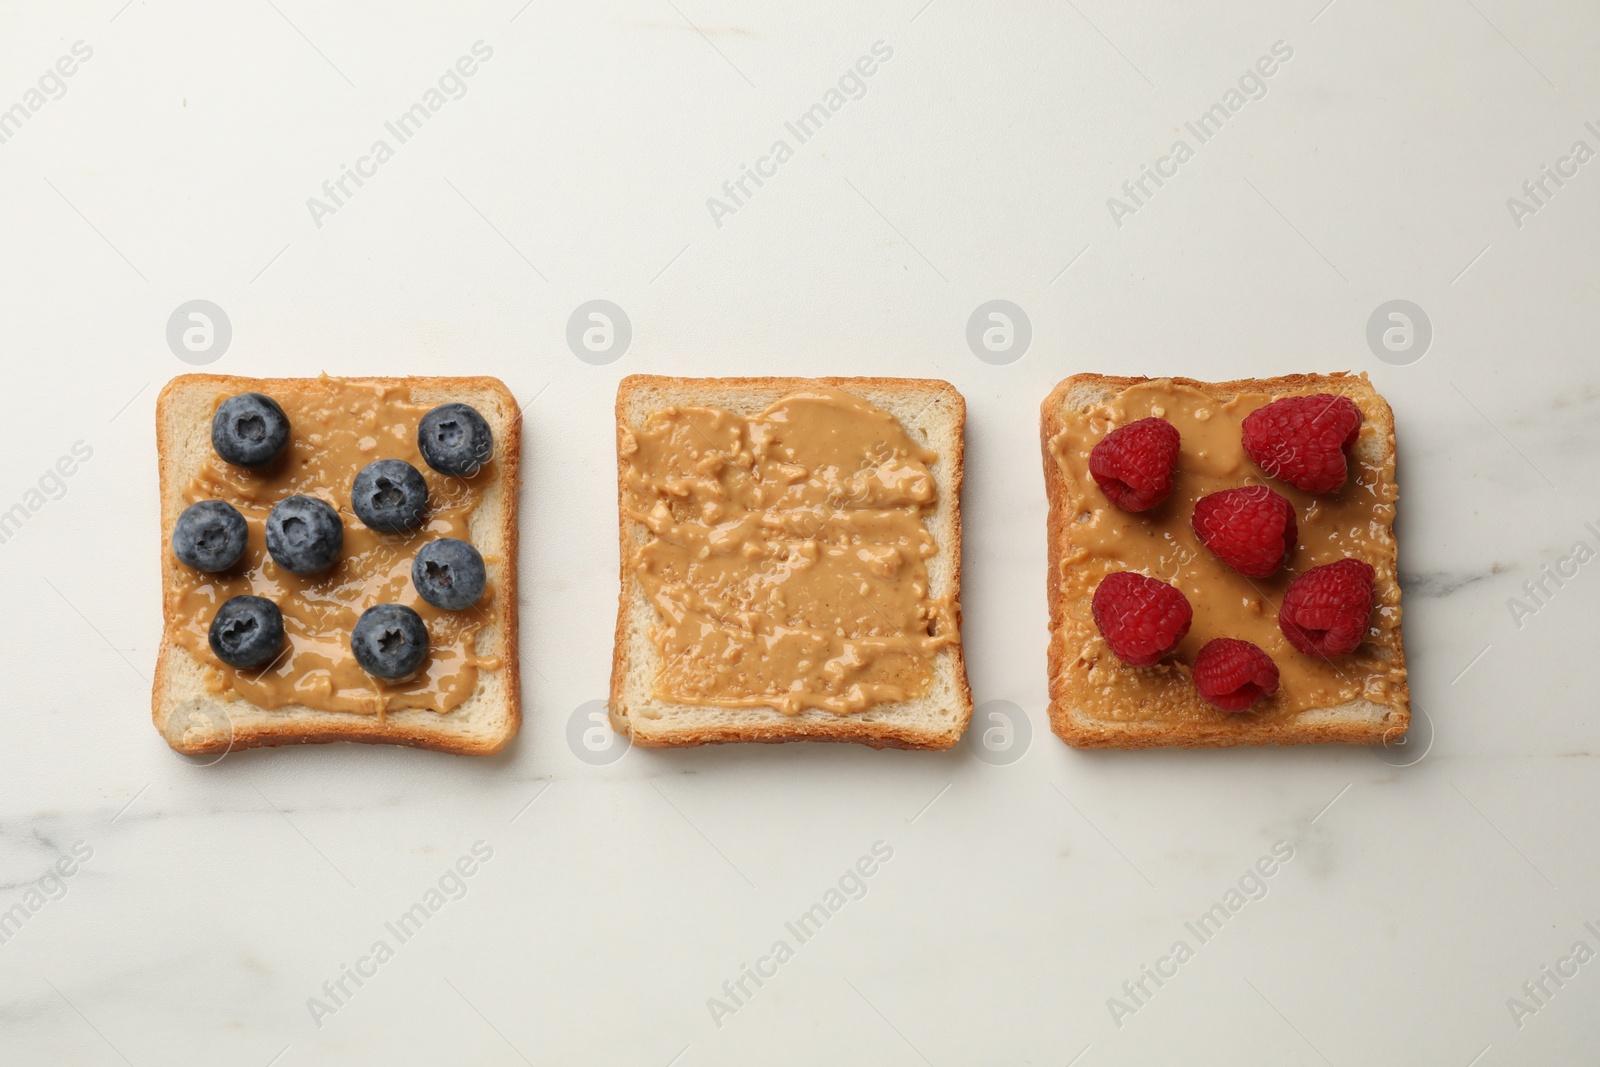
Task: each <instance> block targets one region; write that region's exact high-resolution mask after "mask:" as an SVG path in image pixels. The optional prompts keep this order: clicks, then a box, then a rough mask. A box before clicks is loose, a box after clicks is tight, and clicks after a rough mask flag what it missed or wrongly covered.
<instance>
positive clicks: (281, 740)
mask: <svg viewBox="0 0 1600 1067" xmlns="http://www.w3.org/2000/svg"><path fill="white" fill-rule="evenodd" d="M320 380H321V379H318V378H250V377H243V376H239V375H229V374H182V375H179V376H178V377H176V378H173V379H172V380H171V381H169V382H168V383H167V384H166V385H165V386H164V387H163V388H162V390H161V395H160V396H159V398H158V399H157V401H156V451H157V454H158V457H159V487H160V488H159V491H160V494H161V495H160V499H161V531H162V542H163V545H164V544H165V538H166V535H167V531H169V530H170V529H171V528H172V523H173V522H174V521H175V520H176V519H177V515H178V513H179V512H180V511H181V510H182V503H181V495H182V486H180V485H178V484H177V481H176V478H177V476H176V473H175V471H174V470H173V467H174V457H173V456H172V454H171V448H170V441H169V439H168V434H167V427H168V425H169V422H170V408H171V404H172V402H173V397H174V396H175V395H176V394H177V393H178V392H179V391H180V390H182V389H186V388H193V387H202V386H203V387H208V388H214V389H216V390H218V391H232V392H245V391H252V390H253V391H256V392H264V393H267V394H269V395H271V394H273V393H278V394H279V395H283V394H285V393H289V392H294V391H299V390H305V389H313V388H315V387H316V385H317V383H318V382H319V381H320ZM341 380H343V381H347V382H351V383H355V384H363V385H375V386H397V385H404V386H409V387H412V388H420V389H441V390H453V391H458V392H489V393H495V394H498V395H499V396H500V398H501V399H502V400H503V401H504V402H505V403H506V404H508V405H509V407H510V409H511V410H512V411H514V412H516V413H517V414H516V416H515V417H514V418H512V419H511V420H510V424H509V428H508V430H507V431H506V432H505V433H503V434H501V435H500V436H501V438H502V439H497V440H496V442H495V448H496V458H497V460H498V462H499V463H500V464H501V485H502V486H503V487H504V493H505V507H504V515H503V516H502V522H501V531H500V532H501V536H502V537H504V539H505V542H504V543H505V546H506V558H505V561H504V563H503V564H502V566H501V575H500V585H501V587H502V589H503V595H501V596H499V597H497V599H496V604H497V609H498V611H499V612H500V615H501V626H502V628H503V632H504V635H505V638H504V642H503V644H504V649H503V651H502V653H501V657H500V658H501V660H502V666H501V668H500V669H501V670H504V671H505V672H506V679H507V691H508V699H509V701H510V707H509V709H508V711H507V714H508V716H509V721H508V723H507V727H506V730H505V731H504V734H503V736H501V737H498V738H496V739H493V740H490V741H486V742H484V743H482V744H472V743H466V742H462V741H461V740H459V739H455V738H449V737H442V736H441V735H439V734H438V733H437V732H436V731H433V730H430V729H428V728H427V727H426V726H423V725H419V724H417V723H406V722H400V721H396V718H395V717H394V716H384V717H381V718H380V717H378V716H373V715H363V714H356V713H352V712H323V713H320V714H323V715H326V716H328V717H329V718H330V719H332V720H334V721H329V722H326V723H324V724H322V725H319V726H317V727H314V728H311V729H307V728H306V727H304V726H301V725H298V724H296V723H294V722H293V721H290V720H289V719H288V718H287V717H285V719H284V720H283V721H282V722H279V723H274V724H264V725H256V726H247V727H238V726H233V725H232V724H231V723H230V736H229V737H228V738H218V739H215V740H213V741H208V742H204V743H200V744H194V745H182V744H179V743H175V742H174V741H173V740H172V739H171V738H170V737H169V736H168V734H167V730H166V725H167V716H168V714H170V712H171V711H172V709H171V708H169V707H167V706H165V705H164V704H163V698H164V696H165V694H166V693H167V692H168V691H169V677H168V675H169V671H170V670H171V669H172V658H173V657H174V656H176V655H179V654H187V653H183V650H182V649H180V648H179V647H178V645H177V644H176V642H175V641H174V640H173V638H172V634H173V630H174V629H175V627H176V626H177V620H176V618H175V617H174V616H173V614H172V613H171V612H170V611H168V610H167V609H166V606H165V598H163V606H162V616H163V631H162V644H161V652H160V655H159V657H158V659H157V661H156V673H155V680H154V684H153V685H152V687H151V720H152V721H153V722H154V723H155V727H156V729H157V730H159V731H160V732H161V734H162V736H163V737H164V738H167V740H168V744H171V745H172V747H173V748H174V749H176V750H177V751H179V752H182V753H183V754H184V755H189V756H201V755H214V754H216V753H219V752H227V751H231V750H236V749H246V748H258V747H262V746H276V745H311V744H324V743H328V742H334V741H356V742H361V743H364V744H378V745H407V746H410V747H412V748H426V749H431V750H433V751H436V752H448V753H451V754H454V755H463V756H490V755H494V754H495V753H497V752H499V751H500V750H501V749H503V748H504V747H505V746H506V744H507V743H508V742H510V740H511V739H512V738H513V737H515V736H516V735H517V732H518V731H519V730H520V729H521V726H522V687H521V671H520V667H519V664H518V658H517V657H518V650H517V645H518V641H517V550H518V547H517V546H518V526H519V524H518V521H517V496H518V489H519V487H520V485H521V459H522V419H521V413H520V408H519V406H518V404H517V401H516V397H515V396H514V395H512V393H511V390H510V389H508V388H507V387H506V385H505V383H504V382H502V381H501V380H500V379H498V378H493V377H488V376H485V375H476V376H464V377H406V378H383V377H363V378H345V379H341ZM160 555H161V585H162V588H163V589H165V588H167V587H168V586H169V585H170V584H171V583H172V581H173V577H174V568H176V567H177V566H178V562H177V560H176V558H175V557H174V556H173V554H172V553H171V552H170V551H166V550H165V549H163V550H162V551H161V553H160ZM250 706H251V707H255V705H250ZM258 710H264V709H258ZM430 714H433V713H430Z"/></svg>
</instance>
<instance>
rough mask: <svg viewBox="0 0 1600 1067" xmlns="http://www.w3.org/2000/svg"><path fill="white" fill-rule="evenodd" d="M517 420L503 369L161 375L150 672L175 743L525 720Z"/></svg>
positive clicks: (471, 738)
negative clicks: (157, 569) (158, 642)
mask: <svg viewBox="0 0 1600 1067" xmlns="http://www.w3.org/2000/svg"><path fill="white" fill-rule="evenodd" d="M520 440H521V422H520V412H519V408H518V405H517V403H516V400H515V398H514V397H513V396H512V395H511V393H510V391H509V390H508V389H507V388H506V387H505V385H503V384H502V383H501V382H500V381H499V380H497V379H495V378H487V377H459V378H448V377H410V378H333V377H328V376H326V375H325V376H323V377H319V378H245V377H234V376H228V375H216V374H186V375H182V376H180V377H178V378H174V379H173V380H172V381H171V382H169V383H168V384H167V386H166V388H164V389H163V390H162V392H161V397H160V400H159V402H158V404H157V408H156V447H157V450H158V452H159V455H160V492H161V507H160V514H161V537H162V547H161V555H162V564H161V576H162V590H163V616H164V619H165V630H164V635H163V641H162V647H161V653H160V659H159V661H158V663H157V666H156V675H155V682H154V687H153V693H152V717H153V719H154V722H155V726H156V729H157V730H159V731H160V732H161V735H162V736H163V737H164V738H165V739H166V741H167V743H168V744H170V745H171V746H172V747H173V748H174V749H176V750H177V751H179V752H181V753H185V754H188V755H202V754H218V753H225V752H227V751H229V750H232V749H243V748H252V747H256V746H261V745H289V744H309V743H320V742H331V741H360V742H368V743H377V744H400V745H410V746H414V747H418V748H429V749H435V750H438V751H442V752H450V753H456V754H462V755H489V754H492V753H495V752H498V751H499V750H500V749H501V748H503V747H504V746H505V744H506V743H507V742H508V741H509V740H510V739H511V738H512V737H513V736H515V735H516V732H517V729H518V727H519V725H520V723H521V705H520V697H519V687H520V683H519V677H518V665H517V491H518V484H519V474H518V468H519V462H520V449H521V444H520Z"/></svg>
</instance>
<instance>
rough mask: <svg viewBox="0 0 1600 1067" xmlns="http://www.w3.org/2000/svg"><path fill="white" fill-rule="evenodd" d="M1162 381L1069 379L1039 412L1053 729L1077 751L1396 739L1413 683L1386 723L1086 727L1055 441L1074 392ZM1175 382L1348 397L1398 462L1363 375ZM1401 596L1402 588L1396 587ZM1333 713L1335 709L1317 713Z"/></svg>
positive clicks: (1384, 406)
mask: <svg viewBox="0 0 1600 1067" xmlns="http://www.w3.org/2000/svg"><path fill="white" fill-rule="evenodd" d="M1153 380H1156V379H1151V378H1139V377H1119V376H1113V375H1104V374H1075V375H1072V376H1071V377H1069V378H1066V379H1064V380H1063V381H1062V382H1061V383H1060V384H1058V385H1057V386H1056V387H1055V388H1054V389H1052V390H1051V391H1050V394H1049V395H1048V396H1046V397H1045V398H1044V401H1043V402H1042V403H1041V404H1040V408H1039V447H1040V451H1041V453H1042V455H1043V458H1044V483H1045V492H1046V494H1047V495H1048V497H1049V501H1050V517H1049V526H1048V528H1049V568H1050V569H1049V571H1048V578H1047V581H1048V583H1049V601H1050V651H1049V667H1048V669H1049V672H1050V729H1051V730H1052V731H1053V732H1054V733H1055V734H1056V736H1057V737H1059V738H1061V739H1062V740H1063V741H1065V742H1066V743H1067V744H1069V745H1072V746H1073V747H1075V748H1153V747H1162V746H1175V747H1183V748H1199V747H1227V746H1234V745H1300V744H1324V743H1330V742H1345V743H1356V744H1383V743H1388V742H1393V741H1397V740H1398V739H1399V738H1400V737H1401V736H1403V735H1404V734H1405V732H1406V728H1407V727H1408V726H1409V725H1410V722H1411V691H1410V685H1409V682H1408V681H1404V680H1403V681H1401V682H1400V683H1399V684H1398V685H1397V686H1396V688H1395V698H1396V701H1395V707H1394V709H1393V712H1392V714H1390V715H1389V716H1387V718H1386V719H1384V720H1382V721H1377V720H1372V719H1363V720H1356V719H1351V720H1348V721H1344V722H1337V721H1335V722H1328V721H1323V722H1296V721H1251V722H1239V723H1229V724H1227V727H1228V728H1227V729H1216V728H1211V729H1207V728H1204V727H1201V726H1199V725H1198V724H1185V725H1177V726H1174V725H1169V724H1165V723H1101V722H1087V721H1085V720H1084V719H1082V718H1081V717H1079V716H1077V715H1075V714H1074V709H1075V704H1076V695H1075V693H1074V692H1073V691H1072V688H1071V686H1070V685H1069V684H1068V681H1067V676H1066V671H1065V667H1066V663H1067V654H1068V653H1067V649H1066V642H1065V623H1066V619H1067V603H1066V599H1065V597H1064V595H1063V590H1062V583H1061V578H1060V575H1061V562H1062V559H1063V558H1064V557H1065V554H1066V550H1067V548H1068V547H1069V545H1070V544H1071V535H1070V532H1069V523H1070V521H1071V517H1072V507H1071V502H1070V500H1069V498H1068V495H1067V487H1066V482H1065V479H1063V478H1062V476H1061V472H1060V470H1059V469H1058V467H1057V466H1056V460H1055V457H1054V456H1053V455H1051V452H1050V441H1051V440H1052V439H1053V438H1054V437H1055V436H1056V435H1057V434H1059V433H1060V432H1061V431H1062V430H1063V429H1064V428H1065V426H1066V422H1065V419H1064V417H1063V411H1062V408H1063V405H1064V403H1065V401H1066V398H1067V397H1068V396H1069V395H1070V394H1071V393H1072V392H1073V390H1074V389H1076V388H1078V387H1080V386H1084V385H1092V386H1097V387H1100V388H1102V389H1105V390H1107V391H1108V392H1112V393H1116V392H1121V391H1122V390H1124V389H1126V388H1128V387H1129V386H1133V385H1138V384H1140V383H1141V382H1148V381H1153ZM1170 380H1171V381H1172V382H1173V383H1174V384H1177V385H1185V386H1190V387H1193V388H1195V389H1199V390H1202V391H1205V392H1208V393H1211V394H1212V395H1215V396H1217V397H1219V398H1223V399H1225V398H1228V397H1231V396H1232V395H1234V394H1236V393H1243V392H1263V393H1282V394H1292V393H1305V392H1326V393H1334V394H1342V395H1345V396H1348V397H1350V398H1351V399H1352V400H1354V401H1356V403H1357V405H1358V406H1359V407H1360V408H1361V409H1362V412H1363V414H1364V415H1365V416H1366V417H1367V418H1368V419H1369V420H1371V421H1372V422H1373V423H1374V425H1376V426H1377V427H1378V432H1379V433H1380V435H1381V437H1382V440H1383V444H1384V454H1385V455H1386V456H1388V457H1389V462H1390V463H1391V464H1392V463H1394V461H1395V457H1396V455H1397V453H1396V450H1395V431H1394V411H1393V409H1391V408H1390V407H1389V404H1388V401H1386V400H1384V398H1383V397H1382V396H1380V395H1379V394H1378V392H1377V391H1376V390H1375V389H1373V388H1372V384H1371V383H1370V382H1369V381H1367V379H1366V376H1365V375H1360V376H1356V375H1352V374H1287V375H1283V376H1281V377H1276V378H1240V379H1237V380H1234V381H1228V382H1201V381H1196V380H1194V379H1193V378H1172V379H1170ZM1391 553H1392V556H1391V558H1390V559H1389V561H1388V562H1389V563H1390V564H1391V567H1390V570H1391V571H1393V570H1394V567H1393V564H1395V562H1396V560H1395V558H1393V556H1396V555H1398V545H1397V544H1396V545H1394V546H1393V547H1392V549H1391ZM1395 595H1396V596H1397V597H1398V588H1396V589H1395ZM1394 640H1395V651H1396V653H1397V655H1398V656H1399V658H1400V663H1401V665H1402V666H1404V664H1405V648H1404V643H1403V638H1402V636H1401V632H1400V629H1399V628H1396V630H1395V631H1394ZM1313 710H1324V711H1331V710H1332V709H1313Z"/></svg>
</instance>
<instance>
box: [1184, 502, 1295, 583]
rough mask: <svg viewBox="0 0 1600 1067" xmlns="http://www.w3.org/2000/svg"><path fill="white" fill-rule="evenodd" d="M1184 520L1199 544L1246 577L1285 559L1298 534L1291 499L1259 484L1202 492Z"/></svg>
mask: <svg viewBox="0 0 1600 1067" xmlns="http://www.w3.org/2000/svg"><path fill="white" fill-rule="evenodd" d="M1189 521H1190V524H1191V525H1192V526H1193V527H1194V535H1195V536H1196V537H1198V538H1199V539H1200V543H1201V544H1203V545H1205V546H1206V547H1207V548H1209V549H1210V550H1211V551H1212V552H1215V553H1216V555H1217V558H1218V559H1220V560H1222V562H1224V563H1226V564H1227V565H1228V566H1230V567H1232V568H1233V569H1234V570H1236V571H1238V572H1239V573H1240V574H1243V575H1246V576H1248V577H1251V578H1266V577H1268V576H1269V575H1271V574H1273V573H1275V572H1276V571H1277V569H1278V568H1279V567H1281V566H1283V564H1285V563H1287V562H1288V560H1289V553H1290V552H1292V551H1294V543H1295V539H1296V537H1297V536H1298V535H1299V529H1298V527H1297V526H1296V524H1295V521H1294V505H1293V504H1291V503H1289V501H1287V500H1285V499H1284V498H1283V496H1282V495H1281V494H1279V493H1274V492H1273V491H1272V490H1271V489H1268V488H1267V487H1266V486H1264V485H1247V486H1244V487H1243V488H1241V489H1224V490H1223V491H1222V492H1220V493H1212V494H1211V495H1209V496H1203V497H1201V498H1200V499H1199V500H1198V501H1196V502H1195V505H1194V515H1193V516H1191V517H1190V520H1189Z"/></svg>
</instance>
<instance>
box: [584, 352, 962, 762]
mask: <svg viewBox="0 0 1600 1067" xmlns="http://www.w3.org/2000/svg"><path fill="white" fill-rule="evenodd" d="M658 385H660V386H674V387H678V388H695V389H698V390H701V391H702V392H703V393H705V394H706V395H707V400H706V401H705V402H706V403H714V402H715V400H714V398H713V394H715V393H718V392H736V391H738V390H741V389H772V390H777V391H778V392H779V393H780V395H781V394H783V393H788V392H792V391H794V390H796V389H802V388H804V387H806V386H808V385H827V386H832V387H834V388H838V389H843V390H846V391H849V390H851V389H852V388H854V389H863V388H872V389H905V390H907V391H916V392H925V393H930V394H942V395H944V396H946V397H948V398H949V399H950V400H951V401H952V402H953V403H954V405H955V409H956V427H955V434H954V436H955V441H954V443H953V445H952V446H951V447H950V448H948V449H946V450H945V451H944V452H941V453H940V456H939V460H940V466H941V467H942V468H943V470H942V471H941V474H940V477H939V483H940V491H941V492H948V493H949V499H950V500H951V502H952V504H953V508H952V514H951V522H950V538H949V540H950V542H951V543H950V544H949V545H945V546H941V548H943V549H944V550H946V551H949V552H950V553H951V569H950V592H951V596H952V599H953V601H954V603H955V605H956V625H957V627H958V628H959V627H960V625H961V482H962V477H963V474H964V472H965V469H966V468H965V464H966V429H967V401H966V398H965V397H963V396H962V395H961V392H960V390H958V389H957V388H956V387H955V386H953V385H951V384H950V383H949V382H947V381H944V380H943V379H939V378H875V377H862V378H836V377H827V378H784V377H754V378H680V377H673V376H671V375H658V374H630V375H628V376H627V377H626V378H624V379H622V381H621V382H619V383H618V384H617V403H616V424H617V427H618V429H619V430H620V429H621V428H622V427H624V426H626V425H627V419H626V412H627V409H628V405H629V403H630V401H631V400H632V398H633V396H634V394H635V393H637V392H638V391H640V390H644V389H648V388H650V387H652V386H658ZM907 429H908V430H909V427H907ZM626 474H627V463H626V462H625V461H624V460H623V458H622V454H621V451H620V450H619V451H618V453H617V545H618V559H619V564H618V571H619V580H618V587H619V588H618V593H617V628H616V634H615V636H614V638H613V645H612V656H611V699H610V703H609V710H610V716H611V726H612V728H613V729H615V730H616V731H617V732H618V733H622V734H628V735H629V736H630V740H631V743H632V744H635V745H637V746H639V747H640V748H688V747H692V746H695V745H710V744H725V743H728V742H739V741H751V742H761V743H768V744H779V743H782V742H786V741H848V742H854V743H856V744H862V745H868V746H871V747H872V748H879V749H881V748H901V749H915V750H941V749H947V748H951V747H953V746H954V745H955V744H956V743H957V742H958V741H960V740H961V737H962V735H963V734H965V733H966V730H967V726H968V724H969V723H970V722H971V721H972V687H971V686H970V685H969V684H968V681H967V658H966V642H965V640H964V639H963V640H962V641H960V642H957V643H956V644H955V645H953V646H947V647H946V648H944V649H942V650H940V652H939V653H938V654H939V655H945V654H950V655H951V656H953V657H954V660H955V664H954V667H955V682H956V695H957V698H958V699H959V700H960V702H961V706H960V708H959V709H958V710H959V712H960V715H959V719H958V721H957V723H956V724H955V726H954V729H951V730H948V731H940V732H938V733H930V732H929V731H926V730H917V729H911V728H908V727H905V726H902V725H899V724H896V723H882V722H864V721H861V720H859V719H856V718H853V717H841V718H835V719H827V720H817V721H802V720H798V719H787V720H785V721H783V722H765V723H749V724H745V725H740V726H724V727H714V728H698V729H690V730H681V731H675V732H673V733H671V734H667V735H664V736H656V737H650V738H645V737H642V736H640V735H638V734H635V733H634V731H633V730H632V729H631V727H630V725H629V720H628V709H627V708H626V707H625V706H624V703H623V688H624V684H625V682H626V679H627V676H628V674H629V671H630V664H629V659H628V650H627V644H628V643H627V635H628V603H629V599H630V597H631V596H632V595H633V593H634V590H633V585H632V583H634V582H637V580H638V579H637V578H635V577H634V576H633V575H632V574H631V573H629V571H628V556H629V549H630V548H631V547H632V546H631V545H630V544H629V540H628V520H627V518H626V517H625V515H624V514H623V506H624V501H623V488H622V487H623V481H624V478H625V477H626Z"/></svg>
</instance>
